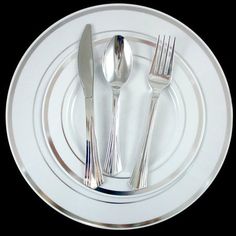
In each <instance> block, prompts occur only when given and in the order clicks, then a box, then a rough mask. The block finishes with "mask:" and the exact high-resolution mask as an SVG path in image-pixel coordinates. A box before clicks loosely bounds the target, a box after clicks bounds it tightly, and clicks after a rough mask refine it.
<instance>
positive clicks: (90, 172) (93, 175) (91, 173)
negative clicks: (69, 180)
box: [84, 98, 103, 189]
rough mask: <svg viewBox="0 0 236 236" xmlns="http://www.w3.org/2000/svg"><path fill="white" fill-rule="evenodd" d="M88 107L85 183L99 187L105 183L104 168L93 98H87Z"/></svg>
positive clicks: (91, 186) (92, 186) (86, 104)
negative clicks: (100, 161)
mask: <svg viewBox="0 0 236 236" xmlns="http://www.w3.org/2000/svg"><path fill="white" fill-rule="evenodd" d="M85 108H86V163H85V178H84V184H85V185H86V186H88V187H90V188H93V189H95V188H97V187H98V186H100V185H101V184H102V183H103V176H102V170H101V167H100V163H99V159H98V150H97V140H96V136H95V130H94V116H93V98H85Z"/></svg>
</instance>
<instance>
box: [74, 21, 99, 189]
mask: <svg viewBox="0 0 236 236" xmlns="http://www.w3.org/2000/svg"><path fill="white" fill-rule="evenodd" d="M78 69H79V77H80V80H81V84H82V87H83V91H84V96H85V113H86V161H85V176H84V184H85V185H86V186H88V187H90V188H93V189H95V188H97V187H98V186H100V185H101V184H102V183H103V176H102V171H101V165H100V162H99V158H98V151H97V140H96V136H95V129H94V105H93V87H94V64H93V46H92V29H91V25H90V24H88V25H86V26H85V29H84V31H83V34H82V37H81V40H80V44H79V53H78Z"/></svg>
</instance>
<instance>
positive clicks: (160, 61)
mask: <svg viewBox="0 0 236 236" xmlns="http://www.w3.org/2000/svg"><path fill="white" fill-rule="evenodd" d="M175 40H176V38H175V37H174V38H172V37H171V36H169V37H168V40H166V36H165V35H164V36H163V37H162V39H161V36H160V35H159V36H158V38H157V44H156V49H155V53H154V57H153V60H152V65H151V69H150V74H156V75H162V76H166V77H168V76H171V72H172V67H173V59H174V51H175ZM166 41H167V42H166Z"/></svg>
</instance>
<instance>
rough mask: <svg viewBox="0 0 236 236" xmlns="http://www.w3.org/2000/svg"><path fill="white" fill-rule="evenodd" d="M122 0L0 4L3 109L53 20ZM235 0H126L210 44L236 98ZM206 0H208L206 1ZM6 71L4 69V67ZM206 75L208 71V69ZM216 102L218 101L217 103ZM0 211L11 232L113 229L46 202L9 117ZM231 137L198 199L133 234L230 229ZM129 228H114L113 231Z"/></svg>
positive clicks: (232, 205)
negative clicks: (22, 158) (11, 141)
mask: <svg viewBox="0 0 236 236" xmlns="http://www.w3.org/2000/svg"><path fill="white" fill-rule="evenodd" d="M112 2H116V3H118V2H120V1H75V2H73V3H72V2H70V1H64V2H63V1H57V2H54V3H53V4H51V5H50V4H49V3H50V2H49V1H48V2H47V3H46V2H45V3H43V2H42V1H40V2H39V1H38V2H30V3H28V4H24V2H22V1H21V2H20V5H17V4H16V3H11V4H8V6H7V5H5V6H4V7H2V8H1V12H2V14H1V18H2V19H1V32H2V33H1V41H2V43H1V47H2V48H1V50H0V52H1V54H0V55H1V57H2V60H1V61H2V63H1V66H2V68H1V75H2V78H1V84H0V88H1V92H0V95H1V99H0V101H1V111H2V112H3V116H2V117H4V112H5V101H6V95H7V90H8V87H9V84H10V80H11V77H12V75H13V72H14V70H15V68H16V66H17V64H18V62H19V60H20V58H21V57H22V55H23V54H24V52H25V51H26V49H27V48H28V47H29V46H30V44H31V43H32V42H33V41H34V40H35V38H36V37H37V36H38V35H39V34H41V33H42V32H43V31H44V30H45V29H46V28H48V27H49V26H50V25H51V24H53V23H55V22H56V21H57V20H59V19H61V18H62V17H64V16H66V15H68V14H70V13H73V12H75V11H77V10H80V9H82V8H85V7H89V6H93V5H99V4H104V3H112ZM121 2H123V1H121ZM230 2H233V1H229V2H227V1H223V2H221V3H219V4H217V3H215V2H214V4H209V3H208V1H205V2H200V1H188V3H182V1H175V2H172V1H167V0H166V1H156V2H154V1H127V2H126V3H134V4H139V5H144V6H148V7H151V8H155V9H157V10H160V11H163V12H165V13H167V14H169V15H171V16H173V17H175V18H177V19H178V20H180V21H182V22H183V23H184V24H186V25H187V26H189V27H190V28H191V29H192V30H193V31H195V32H196V33H197V34H198V35H199V36H200V37H201V38H202V39H203V40H204V41H205V42H206V44H207V45H208V46H209V47H210V49H211V50H212V51H213V53H214V54H215V56H216V57H217V59H218V61H219V62H220V64H221V66H222V68H223V70H224V72H225V75H226V77H227V80H228V83H229V87H230V90H231V95H232V100H233V103H234V102H235V87H234V80H236V78H235V77H234V76H233V63H236V61H235V57H233V53H235V44H236V42H235V36H233V34H234V31H235V24H234V23H233V22H234V21H233V18H234V15H233V6H232V4H230ZM207 3H208V5H207ZM5 13H6V14H5ZM2 72H3V73H2ZM206 79H207V75H206ZM216 105H217V104H216ZM1 124H2V126H1V137H2V138H1V153H2V154H1V160H2V162H1V182H0V183H2V184H1V185H2V186H1V198H3V200H2V201H1V203H2V206H1V209H2V211H1V213H2V214H1V215H2V216H4V217H3V218H2V220H1V221H2V226H5V228H6V230H7V231H8V233H10V232H11V231H13V230H15V229H17V230H20V231H21V232H24V233H25V234H26V235H27V234H28V233H29V234H32V233H33V232H34V230H36V231H37V232H38V233H39V232H45V233H47V232H49V231H52V232H55V233H57V232H67V233H68V234H69V233H71V232H72V231H73V233H89V232H93V233H102V234H106V233H111V232H109V231H107V230H106V231H105V230H101V229H95V228H92V227H88V226H85V225H82V224H80V223H77V222H74V221H72V220H70V219H68V218H66V217H64V216H63V215H61V214H59V213H57V212H56V211H54V210H53V209H52V208H51V207H49V206H48V205H47V204H45V203H44V202H43V201H42V200H41V199H40V198H39V197H38V196H37V195H36V194H35V193H34V192H33V191H32V190H31V188H30V187H29V186H28V184H27V183H26V182H25V180H24V179H23V178H22V176H21V174H20V172H19V171H18V169H17V167H16V165H15V162H14V160H13V158H12V155H11V152H10V149H9V147H8V144H7V140H6V131H5V121H4V120H3V121H2V122H1ZM233 140H234V137H233V139H232V141H231V147H230V149H229V152H228V155H227V158H226V161H225V163H224V165H223V167H222V169H221V171H220V173H219V174H218V176H217V178H216V179H215V180H214V182H213V184H212V185H211V186H210V187H209V188H208V190H207V192H205V193H204V194H203V195H202V196H201V197H200V198H199V199H198V200H197V201H196V202H195V203H194V204H192V205H191V206H190V207H189V208H188V209H186V210H185V211H183V212H182V213H180V214H178V215H177V216H175V217H173V218H171V219H169V220H167V221H165V222H162V223H161V224H158V225H155V226H151V227H148V228H144V229H139V230H132V231H129V232H128V233H129V234H136V233H150V232H152V233H153V232H155V233H156V234H159V235H160V234H165V235H166V234H167V235H168V234H169V233H170V232H174V233H175V234H176V233H181V234H192V233H201V234H204V233H206V231H207V232H208V233H211V232H212V231H213V230H215V229H217V230H219V231H220V230H223V231H224V233H225V234H226V235H227V234H228V233H229V232H231V230H232V228H233V216H231V215H230V214H231V213H233V214H235V213H234V210H235V199H234V194H233V190H234V188H235V183H234V179H235V177H234V175H233V171H234V169H235V165H233V159H234V155H233ZM117 233H127V232H112V234H117Z"/></svg>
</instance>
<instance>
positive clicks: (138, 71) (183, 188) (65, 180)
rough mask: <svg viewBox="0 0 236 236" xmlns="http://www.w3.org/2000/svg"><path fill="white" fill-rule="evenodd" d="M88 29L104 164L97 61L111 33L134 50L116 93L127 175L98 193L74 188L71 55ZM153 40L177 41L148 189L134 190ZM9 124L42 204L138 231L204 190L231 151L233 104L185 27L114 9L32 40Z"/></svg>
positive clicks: (103, 89)
mask: <svg viewBox="0 0 236 236" xmlns="http://www.w3.org/2000/svg"><path fill="white" fill-rule="evenodd" d="M133 18H135V21H131V20H130V19H133ZM143 22H146V23H145V24H143ZM86 23H92V24H93V31H94V32H95V35H94V43H95V45H96V46H95V49H94V56H95V63H96V68H95V73H96V74H95V75H96V76H95V113H96V120H95V122H96V131H97V139H98V146H99V153H100V157H101V160H102V161H103V159H104V156H105V150H106V143H107V138H108V132H109V122H110V118H111V117H110V114H111V111H110V109H111V104H110V102H111V91H110V89H109V85H107V84H106V82H105V80H104V78H103V74H102V68H101V56H102V54H103V51H104V48H105V45H106V42H107V40H108V39H110V38H111V37H112V36H114V35H115V34H122V35H124V36H126V37H127V39H128V40H129V43H130V44H131V47H132V50H133V52H134V68H133V72H132V74H131V77H130V79H129V81H128V82H127V84H126V85H125V86H124V88H123V89H122V93H121V104H122V105H121V114H120V120H121V121H120V122H121V123H120V144H121V152H122V157H123V160H122V161H123V163H124V164H123V167H124V171H123V172H121V173H120V174H119V175H118V176H117V177H116V178H111V177H106V178H105V181H106V182H105V184H104V185H103V186H102V187H101V188H99V189H97V190H91V189H88V188H86V187H85V186H84V185H83V184H82V182H81V178H82V177H83V171H84V166H83V161H84V153H85V151H84V146H83V143H84V140H85V124H84V122H85V113H84V105H83V104H84V101H83V99H84V98H83V94H82V88H81V86H80V84H79V83H78V81H79V79H78V71H77V61H76V53H77V49H78V39H79V38H80V36H81V33H82V31H83V28H84V25H85V24H86ZM147 25H148V27H146V26H147ZM158 34H167V35H173V36H175V37H176V38H177V43H176V58H175V68H174V74H173V83H172V84H171V87H170V88H169V89H167V90H166V91H165V92H163V94H162V95H161V97H160V101H159V105H158V112H157V121H156V127H155V131H154V137H153V146H152V153H151V175H150V187H149V188H148V189H146V190H145V191H138V192H133V191H130V189H129V186H128V185H127V183H128V177H129V176H130V174H131V171H132V168H133V165H134V164H135V158H136V157H137V154H136V153H138V152H139V150H138V149H139V148H137V147H139V145H138V144H139V143H140V141H141V137H142V133H143V131H142V128H143V125H144V123H145V114H147V111H148V102H149V101H150V90H149V88H148V86H147V82H146V75H147V72H148V71H149V68H150V60H151V59H152V55H153V51H154V46H155V45H154V43H155V40H156V39H155V38H156V36H157V35H158ZM104 114H106V116H104ZM6 123H7V132H8V138H9V142H10V146H11V149H12V152H13V155H14V158H15V160H16V163H17V165H18V167H19V169H20V170H21V172H22V174H23V176H24V177H25V179H26V180H27V182H28V183H29V184H30V185H31V187H32V188H33V189H34V190H35V192H36V193H37V194H38V195H39V196H40V197H41V198H42V199H44V200H45V201H46V202H47V203H48V204H49V205H51V206H52V207H53V208H54V209H56V210H58V211H59V212H61V213H63V214H64V215H66V216H68V217H70V218H72V219H74V220H77V221H79V222H82V223H85V224H89V225H93V226H96V227H102V228H117V229H118V228H119V229H120V228H122V229H124V228H137V227H142V226H145V225H150V224H154V223H157V222H161V221H162V220H165V219H168V218H169V217H171V216H173V215H175V214H177V213H178V212H180V211H182V210H183V209H185V208H186V207H188V206H189V205H190V204H191V203H192V202H194V201H195V200H196V199H197V198H198V197H199V196H200V195H201V194H202V193H203V192H204V191H205V190H206V188H207V187H208V186H209V184H210V183H211V182H212V180H213V179H214V177H215V176H216V174H217V173H218V171H219V169H220V167H221V165H222V163H223V161H224V158H225V155H226V152H227V149H228V145H229V142H230V138H231V131H232V104H231V98H230V94H229V90H228V86H227V82H226V79H225V77H224V74H223V72H222V70H221V68H220V66H219V64H218V62H217V61H216V59H215V58H214V56H213V54H212V53H211V52H210V50H209V49H208V48H207V46H206V45H205V44H204V42H203V41H202V40H201V39H200V38H199V37H198V36H197V35H195V34H194V33H193V32H192V31H191V30H190V29H188V28H187V27H185V26H184V25H183V24H181V23H180V22H178V21H176V20H175V19H173V18H171V17H169V16H167V15H165V14H163V13H161V12H158V11H155V10H152V9H148V8H144V7H139V6H132V5H122V4H117V5H116V4H115V5H114V4H113V5H104V6H99V7H93V8H89V9H85V10H83V11H79V12H76V13H74V14H72V15H70V16H68V17H66V18H64V19H62V20H61V21H59V22H58V23H56V24H54V25H53V26H52V27H50V28H49V29H48V30H46V31H45V32H44V33H43V34H42V35H41V36H40V37H39V38H38V39H37V40H36V41H35V42H34V43H33V44H32V46H31V47H30V48H29V49H28V51H27V52H26V54H25V55H24V57H23V58H22V60H21V62H20V63H19V65H18V68H17V69H16V72H15V74H14V76H13V80H12V83H11V87H10V90H9V94H8V101H7V111H6ZM118 203H119V204H118ZM144 212H145V214H144Z"/></svg>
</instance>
